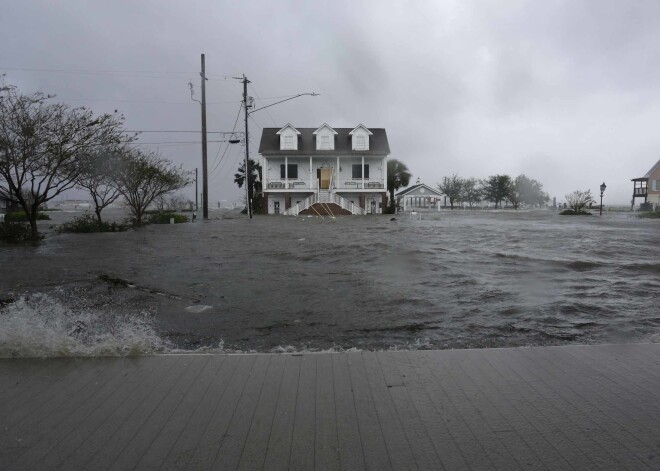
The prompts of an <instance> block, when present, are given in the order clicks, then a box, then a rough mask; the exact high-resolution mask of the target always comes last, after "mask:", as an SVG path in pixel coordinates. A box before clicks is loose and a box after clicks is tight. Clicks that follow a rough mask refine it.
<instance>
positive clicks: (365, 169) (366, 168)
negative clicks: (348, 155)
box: [364, 164, 369, 178]
mask: <svg viewBox="0 0 660 471" xmlns="http://www.w3.org/2000/svg"><path fill="white" fill-rule="evenodd" d="M364 178H369V164H364Z"/></svg>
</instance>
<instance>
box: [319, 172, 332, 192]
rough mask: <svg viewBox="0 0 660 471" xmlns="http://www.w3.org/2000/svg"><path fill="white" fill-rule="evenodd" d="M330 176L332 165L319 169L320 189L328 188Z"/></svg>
mask: <svg viewBox="0 0 660 471" xmlns="http://www.w3.org/2000/svg"><path fill="white" fill-rule="evenodd" d="M331 178H332V167H331V168H322V169H321V189H322V190H327V189H329V188H330V179H331Z"/></svg>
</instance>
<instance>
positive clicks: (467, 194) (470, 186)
mask: <svg viewBox="0 0 660 471" xmlns="http://www.w3.org/2000/svg"><path fill="white" fill-rule="evenodd" d="M482 199H483V193H482V191H481V187H480V186H479V181H478V180H477V179H475V178H467V179H465V180H463V192H462V200H463V201H465V202H466V203H467V204H469V205H470V208H472V205H473V204H475V203H478V202H480V201H481V200H482Z"/></svg>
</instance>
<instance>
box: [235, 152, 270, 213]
mask: <svg viewBox="0 0 660 471" xmlns="http://www.w3.org/2000/svg"><path fill="white" fill-rule="evenodd" d="M262 181H263V179H262V170H261V165H260V164H258V163H257V162H256V161H254V160H252V159H248V198H250V201H252V202H253V207H252V210H253V211H254V212H259V211H260V210H261V205H260V201H259V202H257V201H255V195H260V194H261V182H262ZM234 183H236V184H237V185H238V187H239V188H243V185H244V184H245V161H243V162H241V165H239V167H238V170H237V171H236V173H235V174H234ZM259 199H260V198H259ZM245 212H246V213H247V202H246V203H245Z"/></svg>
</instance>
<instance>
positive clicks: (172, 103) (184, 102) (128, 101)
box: [57, 97, 241, 105]
mask: <svg viewBox="0 0 660 471" xmlns="http://www.w3.org/2000/svg"><path fill="white" fill-rule="evenodd" d="M57 98H59V99H60V100H62V101H89V102H104V103H148V104H165V105H189V104H190V101H156V100H105V99H93V98H92V99H90V98H61V97H57ZM233 103H241V102H240V101H214V102H207V103H206V104H207V105H228V104H233Z"/></svg>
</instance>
